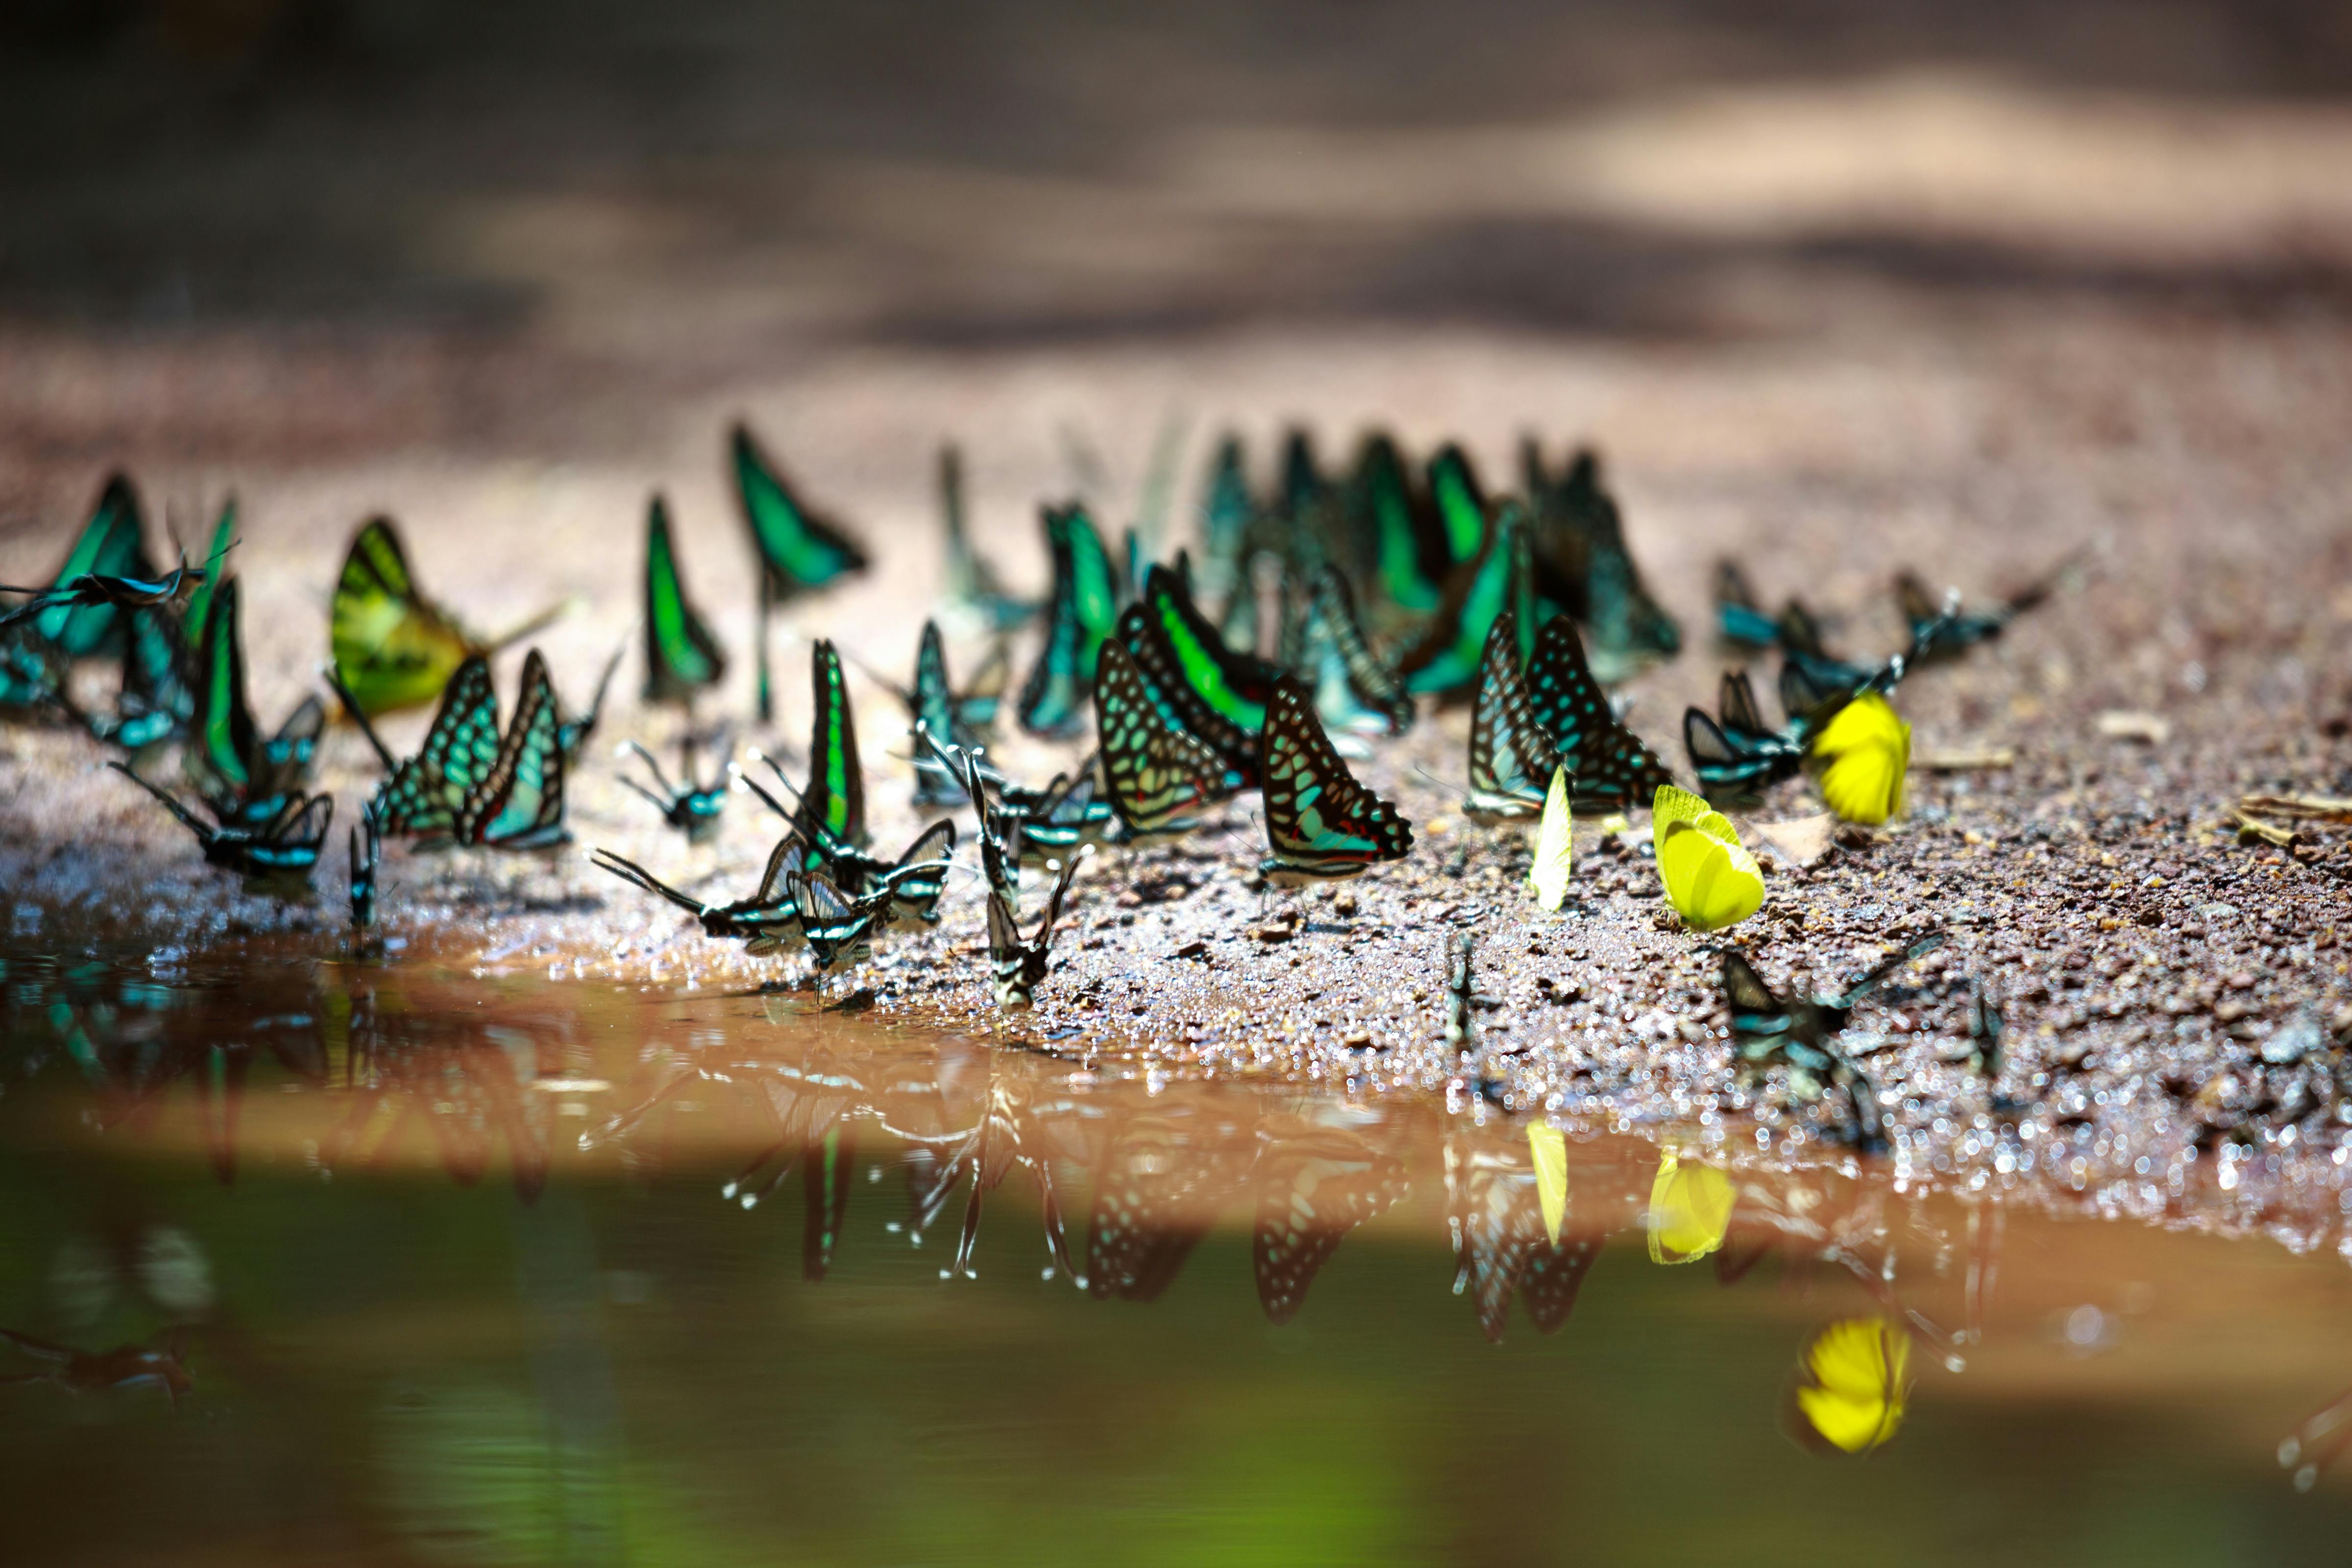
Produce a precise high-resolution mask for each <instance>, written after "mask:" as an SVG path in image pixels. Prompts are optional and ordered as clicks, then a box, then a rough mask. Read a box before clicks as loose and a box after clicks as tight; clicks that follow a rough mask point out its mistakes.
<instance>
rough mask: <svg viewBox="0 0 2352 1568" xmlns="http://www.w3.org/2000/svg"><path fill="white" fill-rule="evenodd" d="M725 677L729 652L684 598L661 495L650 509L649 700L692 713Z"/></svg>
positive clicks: (648, 589) (644, 692)
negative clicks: (697, 697)
mask: <svg viewBox="0 0 2352 1568" xmlns="http://www.w3.org/2000/svg"><path fill="white" fill-rule="evenodd" d="M726 675H727V654H726V652H725V650H724V649H722V648H720V647H719V639H718V637H715V636H713V635H712V633H711V630H710V624H709V622H708V621H706V620H704V619H703V618H702V616H701V613H700V612H699V611H698V610H696V609H695V607H694V605H693V604H692V603H691V602H690V601H688V598H687V596H686V584H684V583H683V582H682V581H680V579H679V576H678V568H677V548H676V547H675V546H674V545H673V544H672V543H671V542H670V533H669V506H668V503H667V502H666V501H664V500H662V498H661V497H660V496H658V495H656V497H654V499H653V503H652V504H651V505H650V506H648V507H647V508H646V683H645V687H644V689H643V696H644V700H646V701H647V702H674V703H677V705H678V706H680V707H682V708H684V709H686V710H688V713H691V712H692V711H693V709H694V694H695V693H696V692H698V691H704V690H708V689H709V688H711V687H714V686H716V685H718V684H719V681H720V680H722V679H725V678H726Z"/></svg>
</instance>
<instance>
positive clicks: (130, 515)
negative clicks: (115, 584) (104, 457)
mask: <svg viewBox="0 0 2352 1568" xmlns="http://www.w3.org/2000/svg"><path fill="white" fill-rule="evenodd" d="M145 530H146V524H145V522H144V521H143V520H142V517H141V514H140V510H139V495H138V492H137V491H136V490H134V489H131V481H130V479H127V478H126V477H124V476H123V475H121V474H116V475H114V476H112V477H111V478H110V479H108V480H107V481H106V488H105V489H103V490H102V491H101V492H100V495H99V498H98V507H97V509H96V510H94V511H92V512H91V514H90V518H89V521H88V522H87V523H85V524H83V525H82V531H81V533H80V535H79V537H78V538H76V540H75V541H74V546H73V549H72V550H71V551H70V552H68V553H67V555H66V559H65V563H64V564H63V565H61V566H59V567H58V574H57V576H56V578H55V579H54V581H55V583H56V584H57V585H58V587H59V588H63V587H66V586H68V584H73V583H75V582H77V581H78V580H79V579H81V578H84V577H114V578H124V579H151V578H152V577H154V575H155V569H154V567H153V566H152V565H151V564H149V563H148V560H147V548H146V544H145V542H144V534H145ZM18 613H20V612H17V611H12V612H10V618H12V619H13V618H14V617H15V616H16V615H17V614H18ZM32 624H33V627H34V630H35V631H37V633H38V634H39V635H40V637H41V639H42V641H44V642H46V643H47V644H48V646H49V647H52V648H54V649H56V650H57V652H58V655H59V656H61V657H62V658H66V659H68V660H71V659H77V658H91V657H93V656H96V655H100V654H120V653H121V652H122V651H123V650H124V648H125V647H127V646H128V644H129V640H130V639H129V635H128V627H127V620H126V617H125V615H124V613H123V612H122V611H121V610H120V609H118V608H117V607H116V606H115V605H112V604H111V603H109V602H107V601H105V600H103V599H101V600H100V601H99V602H97V603H94V604H89V605H79V604H71V603H63V604H56V605H45V604H43V603H42V602H41V601H40V600H38V599H36V600H35V601H34V614H33V616H32Z"/></svg>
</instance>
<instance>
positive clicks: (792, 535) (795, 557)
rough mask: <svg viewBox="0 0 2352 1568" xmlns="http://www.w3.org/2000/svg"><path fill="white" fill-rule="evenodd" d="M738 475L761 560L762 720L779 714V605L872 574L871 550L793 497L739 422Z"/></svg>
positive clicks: (741, 502) (733, 453)
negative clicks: (772, 647) (775, 644)
mask: <svg viewBox="0 0 2352 1568" xmlns="http://www.w3.org/2000/svg"><path fill="white" fill-rule="evenodd" d="M728 449H729V453H730V458H731V459H732V461H731V465H730V466H731V467H732V468H733V470H734V475H735V501H736V505H737V507H738V509H739V510H740V511H741V512H742V514H743V525H744V527H746V528H747V529H749V530H750V531H751V547H752V549H753V550H754V551H755V552H757V553H758V555H759V557H760V567H759V574H760V582H759V593H758V595H757V603H758V610H759V632H758V637H757V641H758V646H759V656H760V658H759V662H760V671H759V702H760V717H761V719H762V720H765V719H768V718H771V717H772V716H773V713H774V709H773V706H772V700H771V698H770V695H769V681H768V616H769V612H770V611H771V610H772V609H773V608H774V607H775V606H776V605H781V604H783V603H785V602H786V601H787V600H790V599H793V598H797V597H798V596H799V595H803V594H805V593H810V592H813V591H814V590H816V589H819V588H826V587H830V586H832V585H833V584H835V583H836V582H838V581H839V580H840V579H842V578H844V577H847V576H853V575H855V574H857V573H860V572H863V571H865V570H866V552H865V550H864V549H863V548H861V547H860V546H859V545H858V544H857V543H856V541H854V540H852V539H851V538H850V537H849V536H848V535H847V534H846V533H845V532H843V531H842V530H841V527H840V525H839V524H838V523H835V522H834V521H832V520H831V519H829V518H826V517H824V516H822V515H821V514H819V513H818V512H816V511H815V510H813V509H811V508H810V507H809V506H807V505H806V504H804V503H803V501H802V500H801V499H800V497H798V496H797V495H795V494H793V488H792V486H791V485H790V484H788V483H787V482H786V481H785V479H784V477H783V473H782V470H781V469H779V468H777V467H776V464H775V462H774V460H773V459H772V458H770V457H769V456H768V455H767V453H765V452H764V451H762V450H761V447H760V444H759V442H758V441H757V440H756V439H754V438H753V437H752V435H751V428H750V426H746V425H743V424H741V423H740V422H739V423H738V424H737V425H736V426H735V427H734V429H733V430H732V431H731V432H730V435H729V437H728Z"/></svg>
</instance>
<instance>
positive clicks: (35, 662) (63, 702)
mask: <svg viewBox="0 0 2352 1568" xmlns="http://www.w3.org/2000/svg"><path fill="white" fill-rule="evenodd" d="M65 662H66V661H65V660H64V658H62V657H61V656H59V655H58V652H57V650H56V649H55V648H53V647H50V646H49V645H48V644H47V643H45V642H43V641H42V640H41V638H40V637H39V635H38V634H37V633H36V632H35V631H34V630H33V629H32V628H31V627H30V626H16V627H11V628H10V629H9V630H7V631H5V632H0V710H9V711H12V712H34V711H40V710H51V709H53V710H56V711H57V712H58V713H61V714H63V715H64V716H66V717H67V718H68V719H72V720H75V721H78V722H81V723H85V724H86V723H88V718H87V716H86V715H84V714H82V713H81V712H80V710H79V709H77V708H76V707H75V706H74V704H73V700H72V699H71V697H69V696H68V694H67V691H66V686H65V678H66V671H65Z"/></svg>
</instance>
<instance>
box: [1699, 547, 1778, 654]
mask: <svg viewBox="0 0 2352 1568" xmlns="http://www.w3.org/2000/svg"><path fill="white" fill-rule="evenodd" d="M1715 633H1716V636H1717V637H1718V638H1720V639H1721V640H1722V641H1723V642H1725V643H1726V644H1727V645H1729V646H1730V647H1740V648H1753V649H1758V650H1761V649H1764V648H1769V647H1780V623H1779V622H1777V621H1775V620H1774V619H1773V618H1772V617H1771V616H1768V615H1766V614H1765V613H1764V607H1763V605H1760V604H1759V603H1758V602H1757V598H1756V590H1754V589H1753V588H1750V587H1749V586H1748V574H1747V573H1745V572H1743V571H1741V570H1740V568H1739V563H1738V562H1737V561H1734V560H1732V559H1731V558H1730V557H1729V556H1725V557H1724V558H1723V559H1721V560H1719V561H1717V563H1715Z"/></svg>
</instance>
